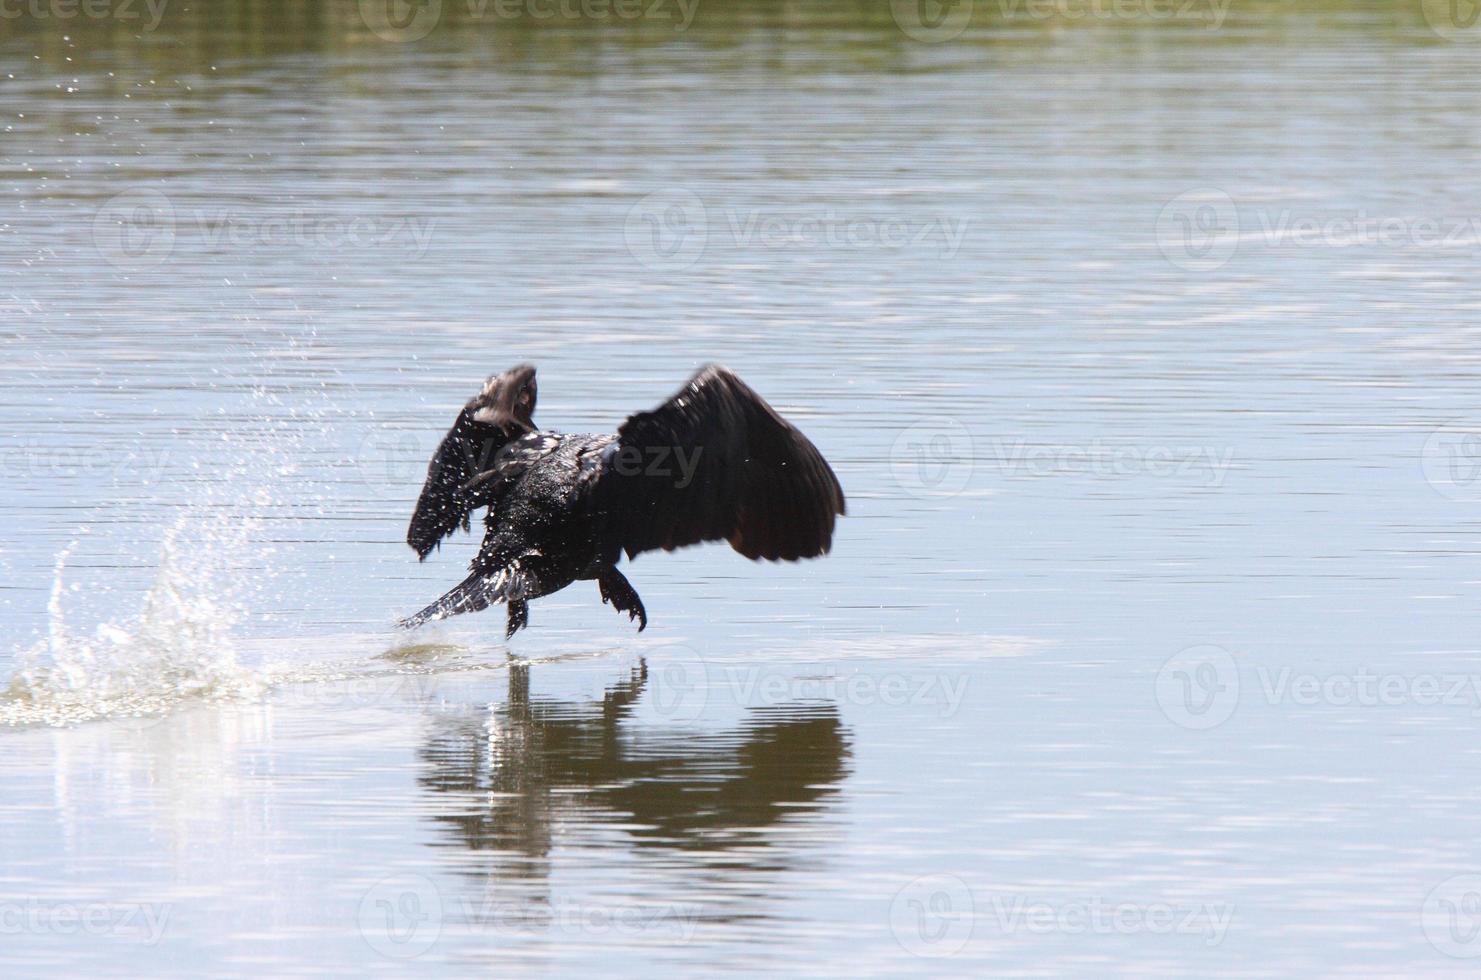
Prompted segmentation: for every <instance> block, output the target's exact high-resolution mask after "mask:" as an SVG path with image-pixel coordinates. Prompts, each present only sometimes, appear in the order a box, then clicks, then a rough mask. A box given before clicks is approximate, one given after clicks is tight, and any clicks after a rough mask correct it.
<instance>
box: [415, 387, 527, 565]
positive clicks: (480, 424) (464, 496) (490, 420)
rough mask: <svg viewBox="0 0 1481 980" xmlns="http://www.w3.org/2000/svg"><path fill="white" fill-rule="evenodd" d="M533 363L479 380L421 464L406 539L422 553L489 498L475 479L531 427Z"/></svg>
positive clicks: (465, 521) (487, 484)
mask: <svg viewBox="0 0 1481 980" xmlns="http://www.w3.org/2000/svg"><path fill="white" fill-rule="evenodd" d="M535 397H536V389H535V368H534V366H533V365H530V364H521V365H519V366H518V367H514V368H510V369H509V370H508V371H505V372H504V373H503V374H496V375H493V376H492V377H490V378H489V379H488V380H487V381H486V382H484V385H483V390H482V391H480V392H479V393H478V394H477V395H475V396H474V397H473V398H472V399H471V400H470V401H469V402H468V404H466V405H464V406H463V409H462V411H460V412H459V413H458V417H457V418H456V419H454V420H453V425H452V428H451V429H449V430H448V433H447V435H446V436H444V437H443V439H442V443H441V444H440V445H439V446H438V447H437V451H436V452H435V453H433V454H432V461H431V462H430V463H429V464H428V465H427V482H426V483H425V484H423V485H422V494H421V496H420V497H419V498H418V499H417V506H416V510H415V511H414V512H413V513H412V515H411V525H410V526H409V527H408V528H407V531H406V543H407V544H409V545H411V546H412V547H413V548H414V549H416V553H417V557H419V558H426V557H427V555H428V554H430V553H431V551H432V549H433V548H435V547H436V546H437V544H438V543H439V542H440V541H441V540H442V539H443V538H445V537H447V536H448V535H449V534H451V533H453V532H454V531H456V530H457V529H458V528H459V527H462V528H464V529H465V530H466V529H467V527H468V518H469V517H470V516H471V515H472V513H473V511H475V510H477V509H478V508H479V507H481V506H484V505H486V504H487V503H488V502H489V501H488V499H487V497H486V493H487V491H488V490H489V489H490V488H491V487H492V481H489V480H481V479H480V476H481V475H482V474H485V473H486V472H487V471H488V470H489V469H490V467H491V466H492V464H493V461H494V458H495V457H496V456H498V454H499V450H501V449H503V448H504V445H505V444H506V443H508V442H509V440H511V439H513V438H515V437H517V436H520V435H523V434H524V433H526V432H530V431H533V429H534V428H535V420H534V415H535Z"/></svg>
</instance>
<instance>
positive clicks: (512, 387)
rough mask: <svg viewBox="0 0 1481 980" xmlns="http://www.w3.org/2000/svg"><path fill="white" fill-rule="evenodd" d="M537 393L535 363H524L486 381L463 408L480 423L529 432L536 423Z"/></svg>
mask: <svg viewBox="0 0 1481 980" xmlns="http://www.w3.org/2000/svg"><path fill="white" fill-rule="evenodd" d="M536 393H537V392H536V386H535V366H534V365H533V364H521V365H519V366H518V367H512V368H510V369H509V370H508V371H505V372H504V373H503V374H496V375H493V376H492V377H490V378H489V379H488V380H487V381H485V382H484V384H483V391H481V392H479V393H478V396H477V397H476V398H474V399H473V400H472V401H470V402H469V403H468V405H467V408H465V409H464V411H468V412H471V413H472V418H473V421H475V422H477V423H479V424H481V425H492V426H497V427H499V428H501V429H504V430H506V431H507V430H510V429H517V430H520V431H525V432H528V431H529V430H531V429H533V428H534V427H535V396H536ZM513 434H516V433H514V432H511V435H513Z"/></svg>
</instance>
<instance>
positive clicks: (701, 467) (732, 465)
mask: <svg viewBox="0 0 1481 980" xmlns="http://www.w3.org/2000/svg"><path fill="white" fill-rule="evenodd" d="M618 440H619V447H618V451H617V452H616V453H615V454H614V455H613V456H612V458H611V462H610V463H609V464H608V465H607V466H606V468H605V470H604V472H603V474H602V476H601V479H600V488H601V490H602V499H603V502H604V509H605V511H606V512H607V525H608V530H609V538H610V539H611V540H610V542H609V543H611V544H615V545H618V546H620V547H621V548H622V550H624V551H626V552H627V554H628V556H629V557H631V556H633V555H636V554H638V553H639V552H642V551H649V550H652V549H656V548H662V549H664V550H666V551H671V550H673V549H675V548H681V547H684V546H685V545H691V544H697V543H699V542H701V541H716V540H728V541H729V542H730V545H731V547H733V548H734V549H735V550H736V551H738V552H740V553H741V554H743V555H745V556H746V557H747V558H751V559H760V558H766V559H769V560H784V561H796V560H797V559H799V558H812V557H816V556H817V555H821V554H824V553H826V552H827V551H828V549H829V548H830V547H831V546H832V542H833V527H834V522H835V520H836V518H837V517H838V515H840V514H843V513H844V506H845V505H844V497H843V489H842V487H840V486H839V483H838V477H837V476H836V475H834V473H833V470H832V468H831V467H830V466H829V465H828V462H827V460H825V459H824V458H823V456H822V454H821V453H819V452H818V450H817V447H816V446H814V445H813V444H812V443H811V442H810V441H808V439H807V437H806V436H804V435H803V434H802V433H801V432H799V431H798V430H797V428H796V427H795V426H793V425H792V424H791V423H789V422H788V421H787V420H786V419H784V418H782V417H781V416H780V415H778V414H777V412H776V411H775V410H774V409H773V408H772V407H771V406H770V405H768V404H767V403H766V401H765V400H764V399H762V398H761V396H760V395H758V394H756V392H754V391H752V390H751V388H750V387H749V386H747V385H746V383H745V382H743V381H742V380H741V379H740V378H738V377H736V375H734V374H733V373H731V372H730V371H728V370H726V369H725V368H723V367H719V366H711V367H707V368H705V369H704V370H702V371H700V372H699V373H698V374H696V375H695V376H694V377H693V378H692V379H691V380H690V381H689V383H688V384H686V385H685V386H684V388H683V389H681V390H680V391H679V393H678V394H677V395H675V396H674V397H673V398H671V399H669V400H668V401H667V402H665V403H664V404H663V405H660V406H659V407H658V408H656V409H654V410H653V411H651V412H639V413H638V414H636V415H634V416H632V417H631V418H629V419H628V420H627V422H625V423H624V424H623V425H622V427H621V428H620V429H619V430H618ZM665 460H666V461H667V462H668V465H664V461H665ZM675 460H678V461H680V462H682V461H686V460H687V461H688V462H689V464H690V467H691V468H690V470H689V471H688V472H685V471H684V468H683V467H682V466H676V465H673V463H674V461H675Z"/></svg>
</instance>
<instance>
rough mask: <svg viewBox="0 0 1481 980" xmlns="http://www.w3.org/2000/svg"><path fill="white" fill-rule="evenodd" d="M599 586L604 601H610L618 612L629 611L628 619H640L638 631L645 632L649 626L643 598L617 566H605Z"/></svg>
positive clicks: (598, 581) (598, 579) (598, 582)
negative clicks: (640, 597) (639, 596)
mask: <svg viewBox="0 0 1481 980" xmlns="http://www.w3.org/2000/svg"><path fill="white" fill-rule="evenodd" d="M597 586H598V587H599V588H600V589H601V590H602V601H603V602H610V603H611V604H612V606H613V608H615V609H616V610H617V611H618V612H625V613H627V618H628V619H636V620H637V621H638V632H639V633H641V632H643V630H644V629H646V628H647V626H648V612H647V610H645V609H644V608H643V600H642V599H639V598H638V594H637V593H636V592H634V591H633V587H632V583H630V582H628V580H627V578H626V577H625V576H624V575H623V574H622V573H621V572H619V571H618V570H617V568H616V566H613V565H608V566H607V567H605V568H603V569H602V571H601V574H599V575H598V576H597Z"/></svg>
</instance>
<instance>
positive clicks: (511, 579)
mask: <svg viewBox="0 0 1481 980" xmlns="http://www.w3.org/2000/svg"><path fill="white" fill-rule="evenodd" d="M536 394H537V391H536V384H535V369H534V368H533V367H531V366H529V365H520V366H519V367H516V368H514V369H512V370H510V371H506V372H505V373H503V374H501V375H496V376H494V377H492V378H490V379H489V380H488V382H487V383H486V384H485V385H484V387H483V390H482V391H481V392H479V394H478V395H477V396H476V397H475V398H474V399H473V400H472V401H470V402H468V404H467V405H466V406H464V408H463V410H462V411H461V412H460V413H459V414H458V418H457V420H456V421H455V422H454V423H453V427H452V429H451V430H450V431H449V432H448V434H447V436H445V437H444V438H443V440H442V443H441V444H440V445H439V446H438V448H437V451H436V453H434V454H433V456H432V461H431V463H430V465H429V466H428V468H427V482H426V484H425V486H423V488H422V493H421V497H420V498H419V499H418V500H417V506H416V511H415V512H414V513H413V514H412V518H411V525H410V527H409V528H408V529H407V535H406V540H407V543H408V544H410V545H411V546H412V548H414V549H415V550H416V552H417V555H418V557H420V558H426V557H427V555H428V554H429V553H430V552H431V551H432V549H433V548H435V547H436V546H437V545H438V544H439V543H440V542H441V541H442V539H443V538H445V537H447V536H448V535H449V534H451V533H453V532H454V531H456V530H457V529H458V528H459V527H462V528H464V529H466V528H467V527H468V522H469V518H470V517H471V515H472V514H473V512H474V511H476V510H478V509H479V508H482V507H487V508H488V514H487V516H486V517H485V524H486V526H487V530H486V532H485V535H484V541H483V547H482V548H481V549H480V550H479V553H478V557H477V558H475V559H474V560H473V565H472V574H470V575H469V576H468V577H467V578H466V579H464V580H463V582H462V583H461V584H459V585H458V587H457V588H455V589H453V590H452V591H451V592H449V593H448V594H447V595H445V596H443V597H442V598H441V599H438V600H437V601H436V602H434V603H432V605H430V606H428V607H427V608H426V609H423V610H422V611H421V612H419V613H417V614H416V615H415V616H411V617H408V618H407V619H404V620H402V621H401V622H400V623H399V624H398V625H400V626H402V627H404V628H411V627H415V626H420V625H422V624H423V623H426V622H429V621H431V620H434V619H443V618H446V617H448V616H455V615H457V614H459V613H465V612H473V611H475V610H478V609H483V608H485V607H487V606H489V605H491V604H493V603H496V602H503V603H505V604H506V605H507V606H508V608H509V622H508V633H507V635H509V636H513V635H514V634H515V633H516V632H517V631H519V630H520V629H522V628H524V626H526V625H527V624H528V622H529V601H530V600H531V599H536V598H539V597H540V596H544V595H549V594H550V593H552V592H556V591H559V590H560V589H563V588H565V587H566V586H567V585H570V584H571V583H572V582H574V581H577V580H578V579H580V580H586V579H590V580H595V581H596V583H597V585H598V588H599V589H600V591H601V596H602V601H603V602H608V603H611V604H612V605H613V606H614V607H616V608H617V610H618V611H620V612H626V613H627V614H628V617H629V618H630V619H635V620H637V622H638V629H639V630H640V631H641V630H642V629H643V628H644V627H645V626H646V625H647V623H648V616H647V612H646V611H645V610H644V609H643V603H642V600H641V599H640V598H639V597H638V594H637V593H636V592H635V591H633V588H632V586H631V585H630V584H629V583H628V581H627V579H626V578H625V577H624V576H623V575H622V573H621V572H619V571H618V570H617V563H618V561H619V560H620V558H621V556H622V555H624V554H626V555H627V557H628V558H632V557H634V556H636V555H637V554H639V553H640V552H644V551H651V550H655V549H658V548H662V549H663V550H665V551H672V550H674V549H675V548H682V547H684V546H686V545H691V544H699V543H700V542H703V541H729V542H730V545H731V547H733V548H734V549H735V550H736V551H738V552H740V553H741V554H742V555H745V556H746V557H747V558H750V559H753V560H756V559H762V558H765V559H768V560H772V561H778V560H780V561H796V560H798V559H801V558H814V557H817V556H818V555H822V554H825V553H826V552H827V551H828V550H829V548H831V547H832V543H833V526H834V522H835V520H836V518H837V517H838V516H839V515H841V514H843V513H844V499H843V489H842V488H841V487H840V486H839V484H838V477H837V476H835V475H834V473H833V469H832V468H831V467H830V466H829V465H828V462H827V460H825V459H823V456H822V454H821V453H819V452H818V450H817V447H815V446H814V445H813V444H812V443H811V442H809V441H808V439H807V437H806V436H804V435H803V434H802V433H801V432H799V431H798V430H797V428H796V427H795V426H793V425H792V424H791V423H789V422H788V421H787V420H786V419H784V418H782V417H781V416H780V415H778V414H777V412H776V411H775V410H774V409H773V408H772V407H771V406H770V405H768V404H767V403H766V402H765V401H764V400H763V399H762V398H761V396H760V395H758V394H756V392H754V391H752V390H751V389H750V387H749V386H747V385H746V383H745V382H744V381H742V380H741V379H740V378H738V377H736V376H735V375H734V374H733V373H731V372H730V371H728V370H726V369H725V368H723V367H719V366H713V365H712V366H710V367H707V368H705V369H703V370H702V371H700V372H699V373H698V374H696V375H695V376H694V377H693V378H691V379H690V380H689V383H688V384H686V385H685V386H684V387H683V388H682V389H681V390H680V391H679V393H678V394H676V395H674V397H672V398H670V399H669V400H668V401H666V402H664V403H663V404H662V405H660V406H658V408H656V409H654V410H653V411H651V412H639V413H638V414H636V415H634V416H632V417H630V418H629V419H628V420H627V421H626V422H624V423H623V424H622V426H621V427H620V428H618V430H617V433H616V434H615V435H567V434H562V433H557V432H544V431H541V430H539V429H537V428H536V427H535V424H534V412H535V402H536Z"/></svg>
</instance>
